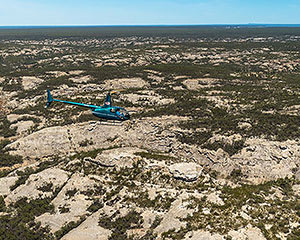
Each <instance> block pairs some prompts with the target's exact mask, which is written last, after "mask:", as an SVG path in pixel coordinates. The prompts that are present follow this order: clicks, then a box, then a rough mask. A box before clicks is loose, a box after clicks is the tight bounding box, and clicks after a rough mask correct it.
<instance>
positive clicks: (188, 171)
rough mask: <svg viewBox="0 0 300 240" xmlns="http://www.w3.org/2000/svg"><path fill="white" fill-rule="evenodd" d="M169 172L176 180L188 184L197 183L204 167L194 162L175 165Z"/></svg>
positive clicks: (170, 167)
mask: <svg viewBox="0 0 300 240" xmlns="http://www.w3.org/2000/svg"><path fill="white" fill-rule="evenodd" d="M168 168H169V172H170V173H171V174H172V175H173V177H174V178H176V179H182V180H184V181H187V182H192V181H196V180H197V179H198V177H199V176H200V174H201V172H202V169H203V168H202V167H201V166H200V165H198V164H197V163H194V162H189V163H188V162H182V163H175V164H172V165H171V166H169V167H168Z"/></svg>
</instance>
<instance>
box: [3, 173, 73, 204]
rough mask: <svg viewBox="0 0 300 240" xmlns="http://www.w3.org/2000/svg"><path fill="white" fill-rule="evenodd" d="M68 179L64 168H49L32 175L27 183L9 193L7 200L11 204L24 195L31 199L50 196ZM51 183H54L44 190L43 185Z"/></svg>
mask: <svg viewBox="0 0 300 240" xmlns="http://www.w3.org/2000/svg"><path fill="white" fill-rule="evenodd" d="M67 180H68V174H67V172H65V171H64V170H61V169H58V168H48V169H46V170H44V171H42V172H39V173H36V174H32V175H30V176H29V178H28V179H27V181H26V182H25V184H23V185H20V186H19V187H17V188H16V189H15V190H13V191H12V192H10V193H9V194H8V195H7V197H6V198H5V202H6V204H10V203H13V202H16V201H17V200H19V199H20V198H23V197H27V198H30V199H36V198H45V197H50V196H52V195H53V191H54V190H55V189H58V188H60V187H61V186H62V185H63V184H64V183H65V182H66V181H67ZM50 183H51V184H52V185H51V186H50V187H49V189H48V190H46V191H43V187H44V186H46V185H47V184H50Z"/></svg>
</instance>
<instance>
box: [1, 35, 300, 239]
mask: <svg viewBox="0 0 300 240" xmlns="http://www.w3.org/2000/svg"><path fill="white" fill-rule="evenodd" d="M37 31H38V30H37ZM216 34H217V36H218V32H217V33H216ZM0 36H2V35H0ZM299 39H300V35H299V34H298V32H293V31H292V30H291V32H290V33H289V34H285V35H276V34H270V36H264V37H258V36H247V37H245V36H235V37H232V38H228V37H224V36H222V35H220V36H218V37H217V38H214V39H212V38H207V37H199V36H198V35H197V37H190V36H189V37H182V36H177V37H176V36H174V37H173V36H172V37H159V36H144V37H141V36H138V34H137V35H132V36H114V37H110V38H108V37H101V36H97V37H95V36H93V37H86V38H83V37H81V38H80V39H78V37H72V36H70V37H65V36H64V37H62V36H61V37H59V36H56V37H55V38H53V37H45V36H43V37H41V38H40V39H34V38H32V39H28V38H27V37H26V38H25V37H24V38H19V37H16V36H14V38H12V37H6V38H4V37H1V38H0V64H1V70H0V120H1V122H0V126H1V128H0V239H6V240H7V239H63V240H67V239H68V240H73V239H78V240H79V239H89V240H93V239H95V240H96V239H97V240H98V239H103V240H106V239H113V240H117V239H122V240H123V239H140V240H148V239H186V240H187V239H193V240H196V239H197V240H198V239H205V240H206V239H223V240H225V239H238V240H246V239H255V240H258V239H262V240H263V239H288V240H290V239H300V231H299V228H300V227H299V226H300V201H299V199H300V138H299V136H300V124H299V123H300V111H299V109H300V101H299V100H300V77H299V74H300V71H299V70H300V60H299V43H300V42H299ZM46 89H51V92H52V95H53V97H55V98H60V99H64V100H71V101H78V102H83V103H90V104H96V105H102V104H103V101H104V97H105V94H106V92H107V91H109V90H113V89H114V90H116V89H117V90H122V91H120V93H119V94H117V95H113V104H114V105H117V106H122V107H125V108H126V109H128V110H130V111H134V113H133V114H132V117H131V120H130V121H127V122H123V123H119V124H113V123H107V122H103V121H99V119H97V118H95V117H94V116H93V115H92V114H91V112H90V111H89V110H86V109H80V108H76V107H74V106H69V105H63V104H59V103H54V104H53V106H51V108H45V103H46Z"/></svg>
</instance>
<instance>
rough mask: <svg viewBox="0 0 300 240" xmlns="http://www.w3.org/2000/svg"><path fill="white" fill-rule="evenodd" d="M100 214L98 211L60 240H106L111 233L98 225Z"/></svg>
mask: <svg viewBox="0 0 300 240" xmlns="http://www.w3.org/2000/svg"><path fill="white" fill-rule="evenodd" d="M101 212H102V211H101V210H100V211H98V212H96V213H94V214H93V215H91V216H90V217H88V218H87V219H86V220H85V221H84V222H83V223H82V224H80V225H79V226H78V227H77V228H75V229H73V230H72V231H70V232H68V233H67V234H66V235H64V236H63V237H62V238H61V240H83V239H88V240H107V239H108V237H109V236H110V234H111V231H110V230H108V229H105V228H102V227H100V226H99V225H98V221H99V219H100V213H101Z"/></svg>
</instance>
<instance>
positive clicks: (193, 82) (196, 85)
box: [183, 78, 218, 90]
mask: <svg viewBox="0 0 300 240" xmlns="http://www.w3.org/2000/svg"><path fill="white" fill-rule="evenodd" d="M216 82H218V79H213V78H199V79H187V80H184V81H183V84H184V85H185V86H186V87H187V88H188V89H189V90H197V89H200V88H205V87H211V86H212V85H213V84H215V83H216Z"/></svg>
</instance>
